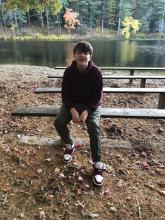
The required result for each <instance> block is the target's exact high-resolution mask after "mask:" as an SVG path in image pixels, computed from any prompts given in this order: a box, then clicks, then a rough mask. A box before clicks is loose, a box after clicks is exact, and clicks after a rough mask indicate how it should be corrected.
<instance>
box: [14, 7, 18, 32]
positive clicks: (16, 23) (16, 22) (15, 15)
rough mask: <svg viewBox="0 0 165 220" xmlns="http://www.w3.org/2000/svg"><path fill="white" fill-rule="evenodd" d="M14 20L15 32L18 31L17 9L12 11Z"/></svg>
mask: <svg viewBox="0 0 165 220" xmlns="http://www.w3.org/2000/svg"><path fill="white" fill-rule="evenodd" d="M14 18H15V25H16V30H17V31H18V20H17V9H16V10H14Z"/></svg>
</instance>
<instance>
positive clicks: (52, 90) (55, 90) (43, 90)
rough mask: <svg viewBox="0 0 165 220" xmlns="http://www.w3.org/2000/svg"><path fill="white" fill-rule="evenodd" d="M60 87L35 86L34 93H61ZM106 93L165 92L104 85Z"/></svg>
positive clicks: (155, 89) (160, 89) (163, 90)
mask: <svg viewBox="0 0 165 220" xmlns="http://www.w3.org/2000/svg"><path fill="white" fill-rule="evenodd" d="M61 91H62V89H61V88H54V87H49V88H48V87H43V88H37V89H36V90H35V91H34V93H61ZM103 92H106V93H165V88H110V87H104V88H103Z"/></svg>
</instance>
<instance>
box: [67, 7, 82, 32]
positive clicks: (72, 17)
mask: <svg viewBox="0 0 165 220" xmlns="http://www.w3.org/2000/svg"><path fill="white" fill-rule="evenodd" d="M78 15H79V13H78V12H73V11H72V9H69V8H68V9H66V12H65V14H64V20H65V24H64V28H65V29H66V30H67V31H68V32H69V31H71V30H73V29H75V27H76V26H77V25H79V24H80V21H79V20H78V19H77V17H78Z"/></svg>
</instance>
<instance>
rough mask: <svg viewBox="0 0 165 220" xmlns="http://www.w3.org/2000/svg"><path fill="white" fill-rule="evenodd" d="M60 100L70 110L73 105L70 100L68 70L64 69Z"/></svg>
mask: <svg viewBox="0 0 165 220" xmlns="http://www.w3.org/2000/svg"><path fill="white" fill-rule="evenodd" d="M62 102H63V103H64V105H65V106H66V107H67V108H68V109H69V110H70V109H71V108H72V107H73V103H72V100H71V85H70V76H69V72H68V70H65V72H64V75H63V80H62Z"/></svg>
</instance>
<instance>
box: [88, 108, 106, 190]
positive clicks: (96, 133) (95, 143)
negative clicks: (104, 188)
mask: <svg viewBox="0 0 165 220" xmlns="http://www.w3.org/2000/svg"><path fill="white" fill-rule="evenodd" d="M99 121H100V107H98V108H97V109H96V110H95V111H94V112H92V114H91V115H89V117H88V119H87V123H86V124H87V128H88V133H89V138H90V148H91V154H92V159H93V167H94V176H93V181H94V183H95V184H96V185H98V186H101V185H102V184H103V181H104V178H103V170H104V164H103V163H102V162H101V135H100V127H99Z"/></svg>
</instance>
